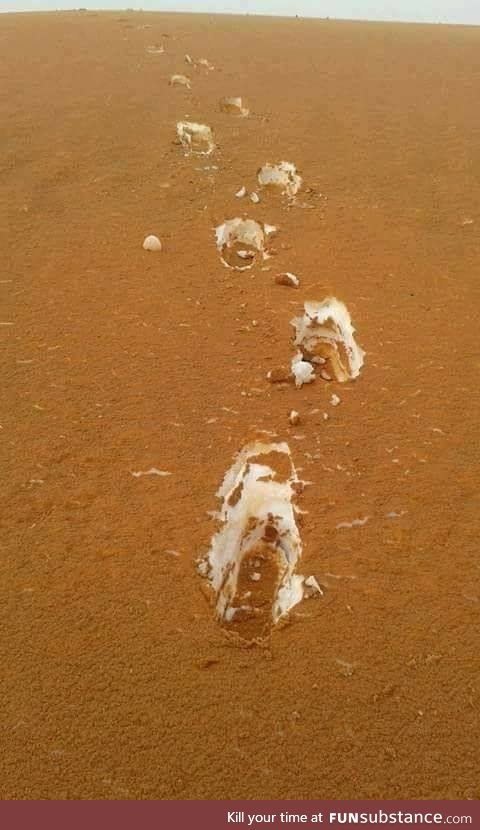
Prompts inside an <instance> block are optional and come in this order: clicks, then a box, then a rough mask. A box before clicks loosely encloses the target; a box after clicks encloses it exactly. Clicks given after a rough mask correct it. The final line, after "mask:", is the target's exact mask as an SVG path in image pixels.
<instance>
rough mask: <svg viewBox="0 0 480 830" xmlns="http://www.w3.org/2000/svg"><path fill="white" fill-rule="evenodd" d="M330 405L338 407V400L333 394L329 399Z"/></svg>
mask: <svg viewBox="0 0 480 830" xmlns="http://www.w3.org/2000/svg"><path fill="white" fill-rule="evenodd" d="M330 403H331V404H332V406H338V404H339V403H340V398H339V397H338V395H335V393H334V394H333V395H332V397H331V398H330Z"/></svg>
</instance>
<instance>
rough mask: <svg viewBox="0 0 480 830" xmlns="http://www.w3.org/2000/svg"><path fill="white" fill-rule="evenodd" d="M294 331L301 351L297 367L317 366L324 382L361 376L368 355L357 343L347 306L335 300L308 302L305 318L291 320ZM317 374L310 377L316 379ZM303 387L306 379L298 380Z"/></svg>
mask: <svg viewBox="0 0 480 830" xmlns="http://www.w3.org/2000/svg"><path fill="white" fill-rule="evenodd" d="M291 325H292V326H293V327H294V329H295V339H294V345H295V346H297V348H298V351H297V353H296V355H295V357H294V358H293V360H292V371H293V372H294V374H295V376H296V378H297V375H296V372H295V366H300V365H301V366H302V367H304V366H305V365H309V366H310V367H311V369H312V371H313V366H314V365H316V366H318V367H319V369H320V376H321V377H322V378H323V379H324V380H337V381H339V382H340V383H345V381H348V380H352V379H353V378H356V377H358V375H359V374H360V369H361V368H362V366H363V360H364V357H365V352H364V351H363V349H361V348H360V346H358V344H357V343H356V341H355V338H354V334H355V329H354V328H353V326H352V321H351V318H350V314H349V312H348V309H347V307H346V305H345V304H344V303H342V302H340V300H337V299H336V297H327V298H326V299H325V300H323V302H321V303H319V302H306V303H305V304H304V313H303V315H302V317H295V318H294V319H293V320H292V321H291ZM314 377H315V375H312V376H310V378H309V379H310V380H313V378H314ZM297 380H299V382H298V383H297V385H299V386H301V385H302V383H304V382H305V381H304V380H301V379H298V378H297Z"/></svg>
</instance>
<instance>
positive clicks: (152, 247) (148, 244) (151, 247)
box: [143, 234, 162, 251]
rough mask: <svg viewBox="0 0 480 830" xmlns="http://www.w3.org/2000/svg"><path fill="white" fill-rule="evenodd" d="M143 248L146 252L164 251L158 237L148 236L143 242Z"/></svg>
mask: <svg viewBox="0 0 480 830" xmlns="http://www.w3.org/2000/svg"><path fill="white" fill-rule="evenodd" d="M143 247H144V249H145V251H161V250H162V243H161V242H160V240H159V238H158V236H153V234H151V235H150V236H146V237H145V239H144V240H143Z"/></svg>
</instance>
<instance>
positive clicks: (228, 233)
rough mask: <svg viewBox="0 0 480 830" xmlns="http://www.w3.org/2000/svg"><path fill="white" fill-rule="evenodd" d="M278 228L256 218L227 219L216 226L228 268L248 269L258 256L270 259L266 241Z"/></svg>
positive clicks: (221, 253)
mask: <svg viewBox="0 0 480 830" xmlns="http://www.w3.org/2000/svg"><path fill="white" fill-rule="evenodd" d="M276 230H277V229H276V228H275V227H274V226H273V225H262V224H260V222H256V221H255V220H254V219H240V218H239V217H236V218H235V219H227V220H226V222H224V223H223V225H219V226H218V227H217V228H215V236H216V240H217V248H218V250H219V252H220V259H221V261H222V263H223V264H224V265H225V267H226V268H233V269H235V270H236V271H246V270H247V269H249V268H252V267H253V266H254V265H255V263H256V260H257V257H258V256H260V257H261V258H262V259H268V258H269V256H270V254H269V253H268V251H267V250H266V247H265V246H266V241H267V238H268V237H269V236H270V235H271V234H273V233H274V232H275V231H276Z"/></svg>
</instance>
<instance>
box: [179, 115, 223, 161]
mask: <svg viewBox="0 0 480 830" xmlns="http://www.w3.org/2000/svg"><path fill="white" fill-rule="evenodd" d="M177 137H178V139H179V141H180V144H181V145H182V147H183V148H184V150H185V155H187V156H188V155H190V154H191V153H195V154H197V155H201V156H209V155H210V153H213V151H214V149H215V142H214V140H213V133H212V130H211V129H210V127H208V126H207V125H206V124H197V123H196V122H195V121H179V122H178V123H177Z"/></svg>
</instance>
